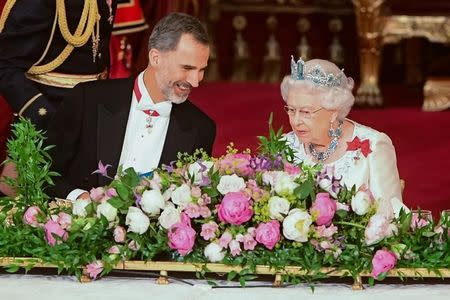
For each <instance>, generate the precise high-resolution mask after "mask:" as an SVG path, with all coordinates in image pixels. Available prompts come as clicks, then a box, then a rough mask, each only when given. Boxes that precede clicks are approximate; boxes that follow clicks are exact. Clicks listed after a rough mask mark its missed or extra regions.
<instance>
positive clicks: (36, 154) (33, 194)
mask: <svg viewBox="0 0 450 300" xmlns="http://www.w3.org/2000/svg"><path fill="white" fill-rule="evenodd" d="M12 126H13V128H12V138H11V139H9V140H8V143H7V147H8V159H7V160H6V161H5V162H4V163H9V162H10V163H14V164H15V167H16V170H17V172H18V176H17V178H16V179H14V178H7V179H6V183H7V184H9V185H10V186H11V187H13V188H14V189H15V190H16V191H17V193H18V195H19V197H17V198H16V199H15V201H14V207H15V208H16V209H18V210H19V211H21V212H22V211H23V210H24V209H25V208H26V207H28V206H31V205H38V206H39V207H43V208H44V207H46V205H45V204H46V203H47V201H48V199H49V197H48V195H47V194H45V192H44V190H45V187H46V186H47V185H53V180H52V177H54V176H58V175H59V174H57V173H56V172H52V171H51V170H50V166H51V164H52V159H51V157H50V155H49V154H48V150H50V149H51V148H52V147H53V146H44V140H45V137H44V133H43V132H42V131H40V130H39V131H37V130H36V129H35V127H34V125H33V124H32V123H31V122H30V121H29V120H28V119H25V118H20V121H19V122H18V123H15V124H13V125H12ZM0 205H1V206H3V210H9V209H11V208H12V203H11V199H10V198H8V197H6V198H3V199H1V200H0Z"/></svg>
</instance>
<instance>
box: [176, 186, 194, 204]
mask: <svg viewBox="0 0 450 300" xmlns="http://www.w3.org/2000/svg"><path fill="white" fill-rule="evenodd" d="M172 202H173V203H175V204H176V205H178V206H180V207H182V208H184V207H186V206H187V205H188V204H189V203H191V202H192V198H191V189H190V187H189V186H188V185H187V184H186V183H183V184H182V185H181V186H179V187H177V188H176V189H175V190H174V191H173V192H172Z"/></svg>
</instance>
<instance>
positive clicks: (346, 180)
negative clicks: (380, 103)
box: [281, 59, 402, 202]
mask: <svg viewBox="0 0 450 300" xmlns="http://www.w3.org/2000/svg"><path fill="white" fill-rule="evenodd" d="M291 72H292V73H291V76H286V77H285V78H284V79H283V82H282V83H281V95H282V97H283V99H284V101H285V102H286V106H285V110H286V112H287V114H288V115H289V122H290V124H291V126H292V131H291V132H290V133H288V134H287V135H286V139H287V142H288V144H289V145H290V146H291V147H292V148H293V150H294V153H295V158H296V162H297V163H299V162H305V163H308V164H311V163H321V164H323V165H325V166H329V167H331V168H329V169H332V170H333V171H334V176H336V177H341V176H342V181H341V183H343V184H344V185H346V186H347V187H349V188H351V187H352V186H353V185H356V189H357V190H358V189H363V190H366V191H367V189H369V190H370V192H371V193H372V195H373V197H374V198H375V200H381V199H385V200H388V201H390V200H391V199H393V198H397V199H398V200H400V201H401V199H402V198H401V197H402V195H401V187H400V179H399V175H398V170H397V164H396V157H395V150H394V146H393V145H392V142H391V140H390V139H389V137H388V136H387V135H386V134H384V133H382V132H379V131H376V130H375V129H372V128H369V127H367V126H364V125H361V124H358V123H356V122H354V121H352V120H350V119H347V118H346V116H347V115H348V113H349V112H350V109H351V107H352V105H353V103H354V101H355V98H354V96H353V94H352V89H353V80H352V79H351V78H350V77H346V76H345V75H344V72H343V71H341V70H339V68H338V67H337V66H336V65H335V64H333V63H331V62H329V61H326V60H320V59H313V60H309V61H307V62H306V63H305V62H303V61H302V60H301V59H300V60H299V61H298V62H295V61H294V60H293V59H292V61H291ZM395 202H399V201H395Z"/></svg>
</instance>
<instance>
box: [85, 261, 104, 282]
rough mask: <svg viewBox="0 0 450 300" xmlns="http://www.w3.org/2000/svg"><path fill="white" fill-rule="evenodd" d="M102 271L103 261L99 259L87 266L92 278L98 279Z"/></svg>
mask: <svg viewBox="0 0 450 300" xmlns="http://www.w3.org/2000/svg"><path fill="white" fill-rule="evenodd" d="M102 271H103V263H102V262H101V261H99V260H97V261H95V262H93V263H90V264H88V265H87V266H86V272H87V273H88V275H89V277H91V278H92V279H96V278H97V276H98V274H100V273H101V272H102Z"/></svg>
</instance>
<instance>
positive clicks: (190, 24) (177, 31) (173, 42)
mask: <svg viewBox="0 0 450 300" xmlns="http://www.w3.org/2000/svg"><path fill="white" fill-rule="evenodd" d="M183 34H191V35H192V36H193V37H194V39H195V40H196V41H197V42H199V43H201V44H203V45H209V38H208V34H207V33H206V30H205V27H204V26H203V25H202V23H201V22H200V21H199V20H198V19H197V18H195V17H193V16H191V15H188V14H184V13H178V12H176V13H171V14H170V15H168V16H166V17H164V18H162V19H161V20H160V21H159V22H158V23H157V24H156V25H155V27H154V28H153V31H152V34H151V35H150V38H149V40H148V49H149V50H150V49H157V50H159V51H162V52H167V51H173V50H175V49H176V48H177V46H178V42H179V41H180V38H181V35H183Z"/></svg>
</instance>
